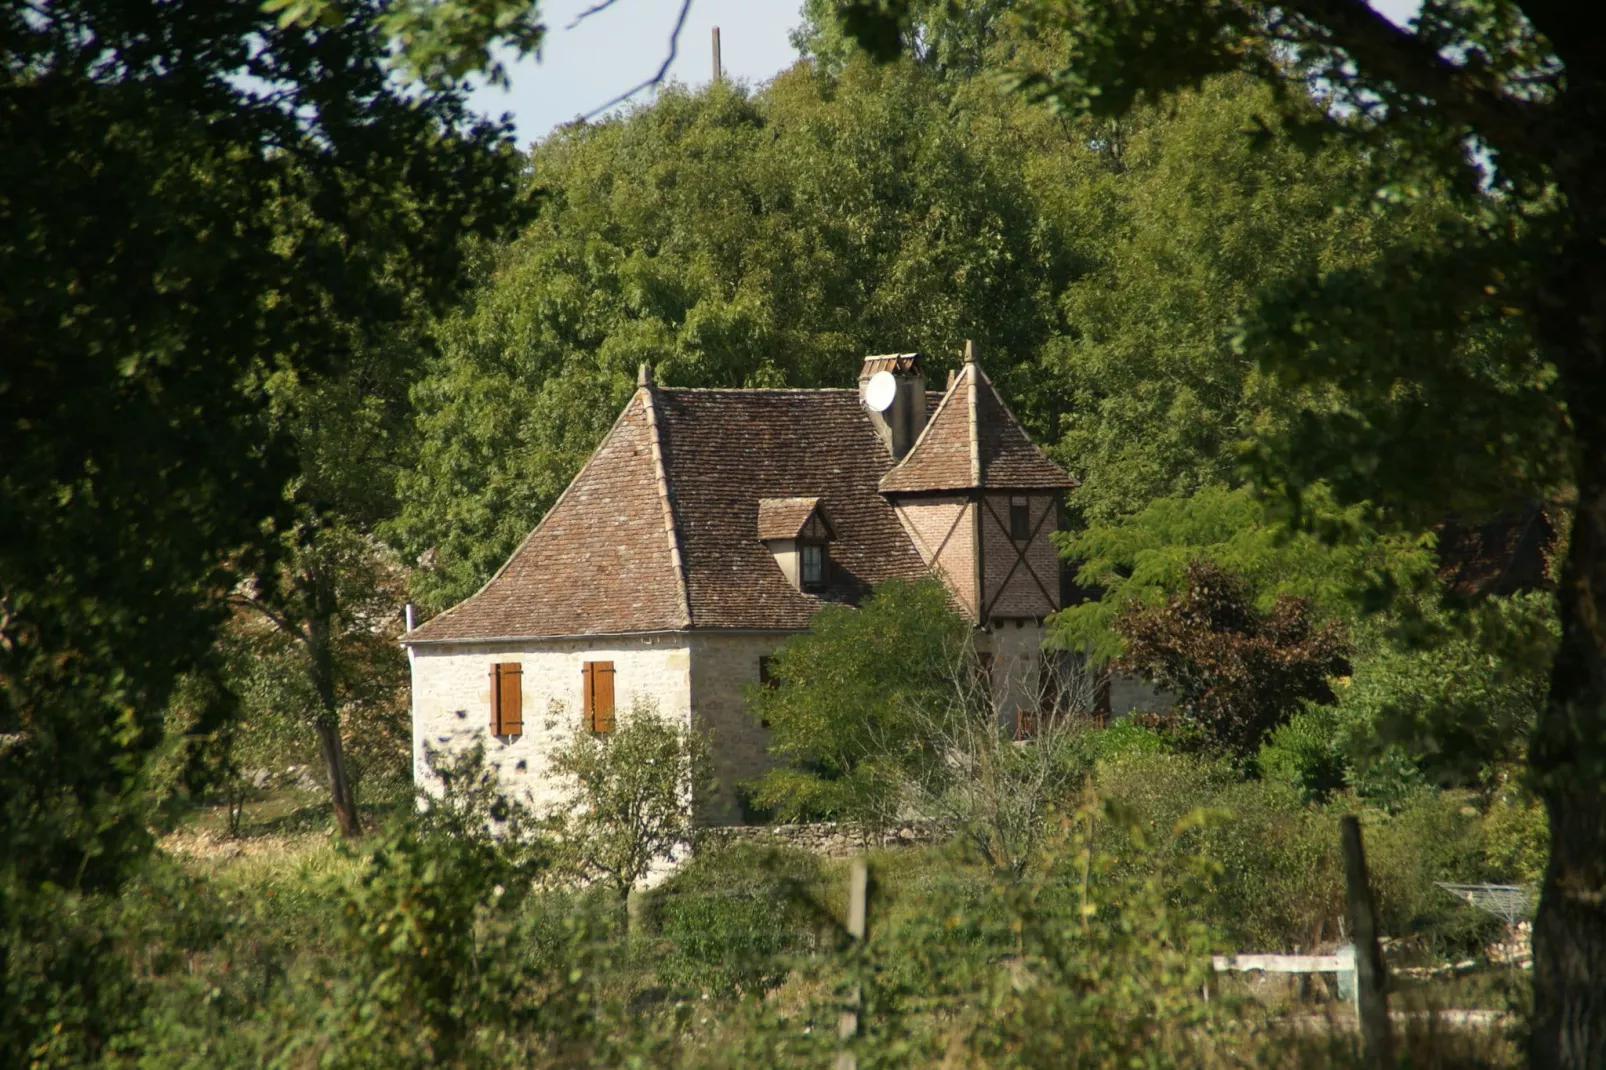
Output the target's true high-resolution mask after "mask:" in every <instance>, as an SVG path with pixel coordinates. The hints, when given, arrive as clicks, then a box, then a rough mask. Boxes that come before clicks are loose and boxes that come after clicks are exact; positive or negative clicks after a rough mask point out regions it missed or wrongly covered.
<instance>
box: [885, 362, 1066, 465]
mask: <svg viewBox="0 0 1606 1070" xmlns="http://www.w3.org/2000/svg"><path fill="white" fill-rule="evenodd" d="M1074 486H1076V480H1075V479H1073V478H1071V476H1070V475H1069V474H1068V473H1067V472H1066V471H1065V469H1063V468H1061V467H1060V466H1059V465H1057V464H1055V463H1054V462H1053V461H1051V460H1049V459H1048V455H1047V454H1045V453H1044V452H1043V451H1042V450H1041V449H1039V448H1038V447H1037V445H1036V444H1035V443H1034V442H1032V440H1031V439H1030V438H1028V437H1027V436H1026V432H1025V430H1023V429H1022V428H1021V426H1020V423H1019V422H1018V421H1017V420H1016V419H1015V417H1014V414H1012V413H1011V412H1010V411H1009V406H1007V405H1005V404H1004V400H1003V399H1002V398H1000V397H999V396H998V391H997V390H995V389H994V388H993V384H992V381H991V380H990V379H988V378H987V374H986V373H985V372H983V371H982V370H981V368H980V366H979V365H977V364H975V363H973V362H967V363H966V364H965V367H964V370H963V371H961V372H960V373H959V376H958V378H956V379H955V380H954V383H953V385H952V386H951V387H949V389H948V392H947V393H946V394H945V395H944V396H943V399H942V404H941V405H939V406H938V407H937V411H936V413H934V414H933V415H932V417H931V421H930V422H929V423H928V424H927V425H926V428H925V430H924V431H922V432H921V434H920V437H919V438H918V439H916V440H915V444H914V448H913V449H911V450H910V451H909V455H908V456H907V457H905V458H904V459H903V460H902V462H900V463H899V464H898V465H897V467H895V468H893V469H892V471H890V472H888V473H887V475H886V476H885V477H884V478H883V479H882V480H881V490H882V491H883V492H885V493H888V494H905V493H917V492H920V491H944V490H969V489H972V488H991V489H995V490H1065V489H1069V488H1071V487H1074Z"/></svg>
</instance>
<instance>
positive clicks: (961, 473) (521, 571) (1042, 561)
mask: <svg viewBox="0 0 1606 1070" xmlns="http://www.w3.org/2000/svg"><path fill="white" fill-rule="evenodd" d="M1074 486H1075V481H1074V480H1073V479H1072V478H1071V476H1070V475H1068V474H1067V473H1066V472H1065V471H1064V470H1063V469H1061V468H1060V467H1059V466H1058V465H1057V464H1055V463H1054V462H1053V461H1051V460H1049V458H1048V457H1047V456H1046V455H1045V454H1044V453H1043V452H1042V450H1040V449H1039V448H1038V447H1037V446H1036V445H1035V444H1033V443H1032V442H1031V440H1030V439H1029V438H1028V437H1027V435H1026V433H1025V431H1024V430H1023V429H1022V428H1021V426H1020V424H1019V422H1018V421H1017V420H1016V419H1015V417H1014V416H1013V415H1012V414H1011V413H1010V411H1009V408H1008V406H1006V405H1005V404H1004V402H1003V400H1002V399H1001V398H1000V397H999V395H998V393H997V391H996V390H995V389H994V388H993V384H992V383H991V382H990V381H989V380H988V378H987V375H986V374H985V373H984V372H983V371H982V369H981V367H980V365H979V364H977V363H976V362H975V361H974V360H972V359H970V358H969V356H968V355H967V359H966V362H965V364H964V366H963V369H962V370H961V371H959V372H958V373H956V374H954V375H952V376H951V377H950V381H949V384H948V387H947V389H946V390H944V391H943V392H941V393H940V394H939V393H936V392H931V391H928V390H927V388H926V381H925V370H924V368H923V366H922V361H921V358H920V356H919V355H918V354H904V355H894V356H879V357H870V358H868V359H866V360H865V362H864V365H863V368H862V370H861V372H860V376H859V384H858V388H857V389H835V390H749V389H738V390H706V389H680V388H672V387H662V386H657V385H655V384H654V383H653V381H652V379H651V377H650V374H649V373H648V370H647V369H646V368H645V367H643V369H642V374H641V377H640V380H639V384H638V387H637V390H636V392H635V394H634V396H633V397H631V399H630V401H629V403H628V404H626V405H625V408H624V411H623V412H621V413H620V414H619V417H618V419H617V420H616V421H615V423H614V425H613V427H612V429H611V430H610V431H609V432H608V434H607V436H606V437H605V438H604V439H603V440H602V443H601V444H600V445H599V446H598V447H597V449H596V451H595V452H594V453H593V454H592V456H591V458H590V459H589V460H588V461H587V462H586V464H585V466H584V467H583V468H581V470H580V472H579V474H577V475H576V476H575V477H574V480H573V482H572V483H570V484H569V486H568V488H567V489H566V490H565V491H564V492H563V494H562V496H561V497H559V499H558V500H557V502H556V503H554V504H553V506H552V508H551V510H550V511H549V512H548V513H547V515H546V516H545V517H544V518H543V519H542V520H541V522H540V523H539V524H538V525H536V527H535V529H534V530H533V531H532V532H530V534H529V536H528V537H526V539H525V540H524V542H523V544H522V545H520V546H519V548H518V549H517V550H516V551H515V552H514V553H513V556H512V557H511V558H509V559H508V561H507V563H506V564H504V565H503V566H502V568H501V570H500V571H498V572H497V573H496V575H495V576H493V577H492V578H491V580H490V581H489V582H488V583H487V584H486V585H485V586H484V587H483V588H482V589H481V590H480V591H479V592H478V593H477V594H475V595H474V596H473V597H471V598H469V599H467V600H466V601H464V602H462V603H460V604H458V605H456V606H453V607H452V608H451V609H448V610H447V611H445V612H444V613H441V614H440V615H439V616H437V617H435V618H433V619H432V620H429V621H428V622H426V623H424V624H423V625H421V626H419V627H417V628H416V629H414V630H412V631H410V632H408V633H407V634H406V635H405V636H404V637H403V642H404V643H405V644H406V646H407V648H408V651H409V655H410V658H411V661H412V694H413V710H412V714H413V745H414V763H415V775H416V776H417V777H418V778H419V779H420V782H423V777H424V775H425V772H426V770H425V768H424V747H425V745H426V744H428V745H430V746H434V747H445V748H450V747H457V746H463V745H466V744H468V743H469V742H470V741H472V740H473V739H474V738H476V737H484V738H487V742H488V744H489V748H490V756H491V758H492V760H493V761H494V762H496V764H497V765H498V766H499V767H500V769H501V772H502V774H503V775H504V776H505V777H506V778H508V779H510V780H512V781H514V782H515V783H519V782H522V783H523V784H524V785H525V786H526V790H527V792H528V794H529V795H530V796H531V797H532V798H533V799H534V800H535V801H536V802H537V803H538V804H541V803H545V802H549V801H552V800H553V798H554V797H555V795H556V793H557V791H558V785H556V784H554V783H552V782H551V780H550V778H549V777H548V776H547V773H546V760H545V759H546V755H547V754H549V753H550V752H551V750H552V749H553V748H554V747H555V746H557V745H558V744H559V743H560V742H561V741H562V740H563V739H565V738H566V737H567V736H568V735H569V734H570V733H571V732H573V731H574V730H575V727H576V725H577V724H580V725H584V726H585V727H586V728H588V729H590V730H592V731H597V732H606V731H609V730H611V728H612V725H613V711H614V710H615V708H628V707H629V706H630V705H631V704H632V702H634V701H635V700H636V698H637V697H638V696H639V697H642V698H646V699H650V700H651V701H652V702H654V703H655V704H656V706H657V708H658V710H659V712H660V713H661V714H662V715H665V716H669V717H673V718H679V719H682V720H683V721H685V722H688V723H690V724H692V725H694V726H695V727H697V728H698V729H700V730H704V731H708V732H710V733H711V734H712V739H713V747H712V752H713V758H714V764H715V773H716V775H717V779H718V784H719V786H718V789H717V790H716V792H715V794H714V796H713V797H712V798H710V799H707V800H704V801H703V803H702V809H703V812H704V813H705V815H706V816H707V819H708V820H710V821H712V822H715V823H729V822H734V821H738V820H740V818H741V812H740V805H739V800H738V797H737V794H736V792H735V791H734V786H735V785H736V784H738V783H739V782H741V781H743V780H746V779H748V778H751V777H753V776H755V775H756V774H758V773H760V772H762V771H763V770H764V769H765V768H766V767H767V763H768V758H767V754H766V739H765V737H766V734H767V733H766V731H765V729H764V728H763V727H762V726H760V725H759V724H758V723H757V722H756V721H754V720H753V719H751V718H750V717H749V716H748V715H747V713H746V708H745V706H746V702H745V696H746V694H747V692H748V689H749V688H750V687H751V686H752V685H755V684H758V683H759V682H760V681H761V680H762V679H763V677H764V673H765V660H766V659H767V658H768V656H769V655H770V654H771V653H772V652H773V651H774V650H775V649H776V647H777V646H778V645H779V644H780V643H781V642H783V641H784V640H785V639H786V638H787V637H788V636H790V635H793V634H795V633H797V632H799V631H802V630H804V629H806V628H807V627H808V625H809V621H810V619H811V618H812V617H813V615H814V613H815V612H816V611H817V610H818V609H819V608H820V606H821V605H823V604H825V603H827V602H839V603H848V604H857V603H858V602H859V601H860V600H861V599H863V598H864V597H866V596H867V595H868V594H869V593H870V591H871V589H872V588H873V587H875V586H876V585H877V584H880V583H882V582H884V581H887V580H891V579H897V578H904V579H914V578H918V577H922V576H928V575H931V574H935V575H937V576H938V577H940V578H941V579H942V581H943V582H944V583H945V584H946V585H947V588H948V590H949V592H950V593H951V595H952V597H953V600H954V604H955V605H956V606H957V607H958V608H959V609H960V611H961V612H962V613H964V614H965V615H966V616H967V617H968V618H969V619H970V621H971V622H972V623H973V624H974V626H975V628H976V629H977V632H976V638H977V645H978V647H979V648H980V650H981V651H982V652H983V656H984V659H986V660H987V662H988V664H989V665H990V666H991V669H990V671H991V672H992V674H993V677H994V690H995V692H999V691H1000V690H1001V691H1002V692H1003V693H1005V694H1006V695H1007V694H1015V695H1017V696H1019V697H1018V698H1017V699H1015V700H1014V701H1015V704H1016V706H1017V707H1018V708H1017V709H1015V710H1010V709H1008V708H1007V707H1008V705H1009V702H1010V701H1011V700H1009V699H1008V698H1006V699H1005V700H1004V702H1003V706H1002V707H1001V709H1002V713H1003V715H1004V716H1006V717H1007V716H1023V717H1024V716H1030V714H1031V711H1030V710H1029V709H1028V708H1027V707H1028V706H1029V705H1030V699H1029V698H1028V697H1027V696H1029V695H1030V694H1032V693H1033V691H1034V688H1035V686H1036V683H1037V674H1038V672H1039V665H1040V662H1041V658H1042V655H1041V653H1040V649H1039V648H1040V642H1041V638H1042V625H1043V620H1044V618H1045V617H1046V616H1047V615H1048V614H1050V613H1052V612H1054V611H1055V610H1057V609H1058V608H1060V605H1061V601H1062V597H1063V594H1062V591H1064V590H1066V589H1068V585H1066V584H1064V583H1063V582H1062V570H1061V566H1060V562H1059V559H1058V556H1057V554H1056V552H1055V548H1054V546H1053V544H1052V542H1051V541H1050V535H1051V533H1052V532H1054V531H1056V530H1058V529H1059V527H1060V523H1061V498H1062V495H1063V493H1064V492H1065V491H1066V490H1067V489H1069V488H1071V487H1074Z"/></svg>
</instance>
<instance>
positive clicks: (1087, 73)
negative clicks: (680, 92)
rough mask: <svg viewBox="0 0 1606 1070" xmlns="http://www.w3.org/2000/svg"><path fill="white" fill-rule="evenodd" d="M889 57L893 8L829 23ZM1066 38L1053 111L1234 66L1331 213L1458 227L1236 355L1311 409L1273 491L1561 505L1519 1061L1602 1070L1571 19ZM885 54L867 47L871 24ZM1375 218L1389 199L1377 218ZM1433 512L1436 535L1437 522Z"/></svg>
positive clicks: (1452, 18) (1599, 62)
mask: <svg viewBox="0 0 1606 1070" xmlns="http://www.w3.org/2000/svg"><path fill="white" fill-rule="evenodd" d="M843 6H844V7H846V8H848V9H850V10H851V11H852V12H854V13H855V17H856V18H857V19H858V20H859V21H861V22H863V21H866V20H868V21H869V22H871V23H878V24H880V26H879V28H878V29H876V30H873V31H872V32H867V33H863V34H861V40H863V41H864V42H866V43H867V44H871V45H875V46H879V47H880V48H881V49H882V50H883V52H892V51H895V50H896V46H897V42H898V36H897V33H896V29H897V28H898V27H900V25H901V22H902V19H903V17H904V16H906V15H907V14H908V4H907V2H905V0H888V2H887V3H870V2H867V0H865V2H861V0H854V2H852V3H848V4H845V5H843ZM1030 10H1031V12H1032V13H1033V14H1034V15H1035V16H1036V17H1037V19H1038V20H1039V21H1040V23H1041V24H1042V25H1044V26H1045V27H1046V28H1048V29H1050V30H1052V31H1053V32H1056V33H1060V34H1063V35H1064V37H1063V41H1064V47H1063V48H1062V49H1061V50H1060V52H1059V55H1058V57H1057V58H1056V60H1055V62H1053V63H1051V64H1046V65H1042V66H1039V67H1037V68H1036V69H1027V70H1025V71H1023V72H1022V76H1021V78H1020V79H1019V84H1020V85H1021V87H1022V88H1023V89H1025V90H1026V91H1027V92H1028V93H1030V94H1033V95H1035V96H1037V97H1039V98H1043V99H1047V100H1050V101H1052V102H1053V103H1054V104H1055V105H1056V106H1058V107H1060V108H1063V109H1065V110H1067V111H1069V112H1080V113H1087V114H1094V115H1118V114H1121V113H1124V112H1126V111H1127V110H1128V109H1130V108H1131V107H1132V105H1133V104H1134V102H1135V101H1136V100H1137V99H1138V97H1139V95H1140V94H1145V93H1169V92H1173V91H1177V90H1182V89H1185V88H1187V87H1192V86H1196V85H1198V84H1199V83H1200V82H1201V81H1202V80H1203V79H1205V78H1207V77H1209V76H1211V75H1213V74H1216V73H1218V72H1222V71H1227V70H1247V71H1249V72H1251V73H1253V74H1255V75H1257V76H1259V77H1261V78H1263V79H1265V80H1266V81H1267V82H1268V83H1269V84H1271V85H1272V86H1273V87H1275V88H1277V89H1279V90H1280V96H1281V98H1282V99H1283V100H1284V101H1287V102H1289V105H1290V106H1289V107H1288V108H1287V110H1288V111H1290V112H1292V113H1294V114H1296V115H1297V114H1299V113H1300V112H1304V111H1305V110H1306V102H1307V101H1308V100H1309V99H1310V95H1311V93H1312V92H1314V93H1315V94H1317V95H1319V97H1320V100H1321V103H1322V104H1323V114H1322V116H1321V117H1320V118H1319V119H1314V120H1308V121H1303V122H1302V123H1301V126H1302V127H1303V128H1304V129H1305V130H1306V131H1307V132H1309V133H1311V134H1313V135H1322V136H1326V137H1329V138H1332V139H1334V140H1335V142H1337V143H1340V144H1348V145H1350V146H1353V147H1354V149H1355V150H1356V151H1357V153H1358V155H1359V156H1360V157H1361V158H1362V159H1364V160H1365V162H1366V163H1367V165H1368V169H1369V180H1368V181H1367V182H1365V183H1357V184H1356V185H1355V187H1354V188H1353V189H1352V190H1351V191H1350V195H1349V196H1341V197H1335V198H1334V204H1335V206H1340V205H1344V206H1348V207H1353V208H1360V207H1361V206H1362V205H1367V206H1369V208H1370V209H1371V210H1376V211H1379V212H1382V213H1383V214H1385V215H1393V214H1394V213H1395V212H1396V211H1400V210H1401V209H1398V208H1395V207H1394V205H1403V206H1406V207H1409V206H1410V205H1412V204H1413V203H1417V202H1420V201H1421V200H1422V199H1424V198H1428V197H1445V198H1449V199H1451V200H1452V201H1454V202H1455V203H1456V204H1458V205H1459V206H1460V207H1461V208H1462V212H1461V213H1459V218H1458V219H1454V220H1443V221H1441V222H1440V225H1439V226H1437V227H1434V228H1430V229H1427V230H1425V231H1423V232H1420V233H1418V234H1414V235H1411V236H1410V240H1408V241H1405V242H1402V243H1401V244H1400V246H1399V247H1398V248H1396V249H1395V250H1393V251H1392V252H1391V254H1390V256H1389V257H1388V258H1387V259H1386V260H1385V261H1384V262H1383V263H1381V264H1379V265H1377V266H1375V267H1373V268H1371V269H1369V270H1365V271H1359V270H1353V269H1342V268H1339V269H1332V270H1321V271H1313V272H1310V273H1307V274H1306V275H1305V276H1304V277H1303V278H1299V279H1296V280H1290V281H1289V282H1288V283H1287V284H1286V285H1284V286H1282V287H1281V288H1280V289H1281V292H1280V293H1278V294H1276V295H1271V296H1266V297H1264V298H1263V299H1262V300H1261V301H1260V302H1259V305H1258V307H1257V309H1256V310H1255V311H1254V312H1253V314H1252V315H1251V316H1250V317H1249V318H1248V319H1247V322H1246V329H1245V334H1244V342H1243V346H1244V350H1245V352H1246V353H1247V354H1249V355H1251V356H1252V357H1254V358H1256V359H1257V360H1258V361H1259V363H1260V365H1261V367H1262V369H1264V370H1265V371H1267V372H1268V373H1269V374H1271V375H1272V376H1273V377H1274V378H1275V379H1276V381H1278V382H1279V383H1281V384H1283V385H1284V386H1286V387H1289V388H1294V389H1298V388H1305V389H1308V390H1309V394H1308V396H1307V399H1306V403H1305V404H1304V405H1303V406H1302V408H1301V410H1300V411H1299V412H1298V413H1297V414H1296V415H1295V416H1294V417H1293V418H1292V419H1291V420H1290V421H1289V426H1288V427H1287V429H1286V432H1285V433H1283V434H1280V435H1277V436H1275V437H1268V439H1267V440H1266V441H1265V442H1264V444H1263V464H1264V469H1265V471H1266V473H1267V476H1268V478H1269V479H1270V480H1271V481H1272V482H1275V483H1279V484H1281V485H1284V486H1286V487H1287V488H1288V489H1289V490H1291V491H1292V492H1294V494H1295V495H1297V494H1298V492H1299V490H1300V489H1301V488H1303V487H1305V486H1308V485H1309V483H1310V482H1311V480H1312V479H1313V478H1315V477H1318V476H1319V477H1325V478H1326V479H1327V480H1328V481H1329V482H1330V483H1331V485H1332V486H1333V488H1334V489H1335V491H1336V492H1337V493H1338V495H1339V497H1340V500H1343V501H1362V500H1367V501H1372V502H1375V503H1378V504H1379V505H1382V506H1395V507H1396V508H1397V509H1398V510H1399V512H1400V514H1401V515H1406V514H1409V513H1411V512H1416V513H1417V514H1418V515H1421V514H1422V513H1423V512H1429V511H1431V512H1438V511H1440V510H1442V509H1444V508H1445V506H1446V505H1447V504H1451V503H1455V502H1457V501H1460V502H1462V503H1477V502H1478V501H1479V499H1480V498H1482V499H1483V500H1484V502H1485V503H1487V500H1488V496H1489V495H1492V494H1498V495H1501V496H1504V497H1507V498H1509V496H1510V495H1512V494H1514V493H1524V494H1547V493H1549V492H1552V491H1554V490H1555V489H1557V487H1558V485H1560V484H1567V485H1570V487H1571V488H1572V490H1573V495H1572V500H1573V501H1574V502H1575V503H1576V504H1575V507H1574V509H1573V515H1572V533H1571V540H1570V543H1569V551H1568V557H1567V560H1566V563H1565V565H1564V568H1563V574H1562V578H1561V586H1560V592H1561V593H1560V599H1559V607H1560V621H1561V639H1560V644H1559V647H1558V650H1557V655H1556V659H1555V662H1554V667H1553V669H1552V673H1551V680H1550V693H1549V699H1548V701H1547V703H1546V705H1545V708H1544V710H1543V711H1542V712H1541V714H1540V717H1539V721H1538V724H1537V725H1536V726H1535V729H1534V734H1533V737H1532V744H1531V748H1530V754H1529V759H1530V767H1531V771H1532V774H1533V776H1534V779H1535V783H1536V786H1537V789H1538V791H1539V793H1540V795H1541V797H1542V798H1543V799H1544V800H1545V804H1546V806H1547V808H1548V810H1549V814H1550V820H1551V823H1552V830H1553V833H1554V834H1553V836H1552V838H1551V855H1550V863H1549V866H1548V867H1547V869H1546V874H1545V880H1544V884H1543V891H1542V895H1541V905H1540V911H1539V915H1538V918H1537V921H1536V923H1535V930H1534V941H1535V954H1536V958H1535V971H1534V982H1535V1022H1534V1034H1533V1042H1532V1057H1533V1060H1534V1062H1535V1064H1536V1065H1539V1066H1545V1067H1551V1066H1558V1067H1559V1066H1567V1067H1584V1066H1592V1065H1596V1064H1599V1063H1601V1062H1603V1061H1606V1007H1603V1005H1602V1004H1601V1003H1600V1002H1599V1000H1598V999H1597V998H1596V995H1595V994H1596V993H1598V992H1599V991H1601V989H1602V987H1603V986H1606V894H1602V891H1601V890H1602V889H1603V888H1606V861H1603V859H1606V793H1603V792H1602V789H1601V784H1602V782H1603V780H1606V744H1603V743H1602V741H1603V740H1606V630H1603V629H1602V628H1601V627H1600V625H1599V622H1598V618H1599V612H1598V607H1599V606H1600V605H1601V604H1602V603H1603V602H1606V321H1603V319H1602V318H1601V316H1600V315H1599V309H1600V308H1601V307H1602V305H1603V304H1606V184H1603V183H1602V181H1601V175H1602V174H1606V166H1603V165H1606V135H1603V134H1602V133H1601V130H1602V124H1601V122H1600V121H1599V117H1600V116H1601V115H1602V114H1603V113H1606V81H1602V79H1601V78H1600V75H1599V72H1600V70H1601V69H1602V67H1603V65H1606V64H1603V61H1606V54H1603V45H1602V39H1601V37H1600V35H1599V33H1598V31H1597V28H1596V20H1595V18H1594V13H1593V12H1592V11H1590V10H1588V9H1587V8H1585V7H1582V6H1580V5H1575V4H1560V3H1553V2H1549V0H1515V2H1495V0H1486V2H1485V0H1477V2H1463V0H1427V2H1425V3H1424V4H1423V6H1422V9H1421V11H1420V12H1419V14H1418V16H1417V17H1416V18H1415V19H1414V20H1413V21H1412V22H1411V24H1410V26H1409V27H1405V28H1402V27H1397V26H1395V25H1394V24H1392V23H1391V22H1389V21H1388V19H1387V18H1385V17H1384V16H1383V15H1382V14H1380V13H1379V12H1377V11H1376V10H1375V9H1373V8H1371V7H1369V6H1367V5H1364V4H1360V3H1353V2H1347V0H1291V2H1288V3H1280V4H1275V5H1273V4H1265V3H1260V2H1258V0H1220V2H1215V3H1208V4H1193V3H1184V2H1179V0H1138V2H1127V3H1119V4H1117V3H1109V2H1105V0H1036V2H1034V3H1031V4H1030ZM889 26H890V27H891V29H892V32H890V33H889V30H888V27H889ZM1390 202H1392V205H1391V203H1390ZM1440 515H1442V513H1440Z"/></svg>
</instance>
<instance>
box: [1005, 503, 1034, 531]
mask: <svg viewBox="0 0 1606 1070" xmlns="http://www.w3.org/2000/svg"><path fill="white" fill-rule="evenodd" d="M1009 537H1010V538H1012V539H1014V540H1015V541H1016V542H1025V541H1026V540H1027V539H1030V538H1031V537H1032V508H1031V505H1030V504H1028V502H1027V500H1026V499H1025V498H1011V499H1009Z"/></svg>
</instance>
